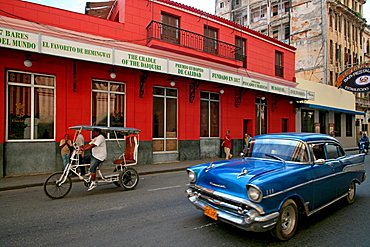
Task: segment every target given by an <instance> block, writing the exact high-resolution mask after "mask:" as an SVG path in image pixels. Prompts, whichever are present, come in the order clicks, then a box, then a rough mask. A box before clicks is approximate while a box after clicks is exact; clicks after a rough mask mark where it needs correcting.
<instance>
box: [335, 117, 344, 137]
mask: <svg viewBox="0 0 370 247" xmlns="http://www.w3.org/2000/svg"><path fill="white" fill-rule="evenodd" d="M341 131H342V114H341V113H334V133H335V136H342V135H341Z"/></svg>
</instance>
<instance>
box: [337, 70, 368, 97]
mask: <svg viewBox="0 0 370 247" xmlns="http://www.w3.org/2000/svg"><path fill="white" fill-rule="evenodd" d="M335 85H336V86H337V87H339V88H343V89H344V90H347V91H351V92H356V93H362V92H368V91H370V63H365V64H360V65H356V66H353V67H352V68H349V69H347V70H345V71H343V72H342V73H341V74H340V75H339V76H338V79H337V82H336V84H335Z"/></svg>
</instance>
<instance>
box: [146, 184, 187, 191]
mask: <svg viewBox="0 0 370 247" xmlns="http://www.w3.org/2000/svg"><path fill="white" fill-rule="evenodd" d="M180 187H182V186H181V185H174V186H168V187H162V188H156V189H150V190H148V191H157V190H168V189H174V188H180Z"/></svg>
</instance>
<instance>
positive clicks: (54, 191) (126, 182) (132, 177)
mask: <svg viewBox="0 0 370 247" xmlns="http://www.w3.org/2000/svg"><path fill="white" fill-rule="evenodd" d="M96 128H97V129H100V130H101V131H102V133H106V134H108V133H109V134H110V139H112V135H113V136H114V137H115V140H116V142H117V146H118V148H119V149H120V150H124V151H123V152H122V153H120V154H119V156H118V157H117V158H116V159H115V160H114V161H113V164H114V168H113V170H112V173H111V174H103V171H102V169H101V167H100V166H102V164H101V165H100V166H99V167H98V169H97V171H96V174H97V176H96V182H97V184H98V185H101V184H107V183H112V184H114V185H116V186H117V187H121V188H123V189H124V190H133V189H134V188H135V187H136V186H137V184H138V182H139V174H138V172H137V171H136V170H135V169H134V168H133V166H134V165H136V164H137V155H138V149H139V133H140V130H139V129H135V128H122V127H105V126H86V125H80V126H72V127H70V128H69V129H72V130H75V136H74V138H73V149H74V150H73V152H72V154H71V158H70V161H69V163H68V165H67V166H66V167H65V168H64V170H63V171H62V172H55V173H53V174H51V175H50V176H49V177H48V178H47V179H46V181H45V183H44V192H45V194H46V195H47V196H48V197H50V198H52V199H60V198H63V197H65V196H66V195H67V194H68V193H69V192H70V191H71V189H72V179H71V175H73V174H74V175H75V176H77V178H78V179H80V180H82V181H83V184H84V185H85V186H86V187H88V186H89V185H90V183H91V181H90V177H89V176H86V175H85V176H84V175H82V174H81V173H80V172H79V170H80V169H79V168H80V167H85V169H86V170H87V168H89V166H90V164H80V160H79V151H80V147H78V146H77V145H76V138H77V135H78V133H79V132H81V131H83V130H87V131H93V129H96ZM120 139H121V140H122V139H124V140H125V142H126V145H125V148H124V149H123V148H122V145H121V143H120Z"/></svg>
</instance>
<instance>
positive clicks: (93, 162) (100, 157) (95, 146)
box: [81, 128, 107, 191]
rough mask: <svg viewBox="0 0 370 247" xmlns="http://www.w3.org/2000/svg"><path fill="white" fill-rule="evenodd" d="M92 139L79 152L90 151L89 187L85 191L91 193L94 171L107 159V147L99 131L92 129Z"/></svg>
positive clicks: (94, 176)
mask: <svg viewBox="0 0 370 247" xmlns="http://www.w3.org/2000/svg"><path fill="white" fill-rule="evenodd" d="M92 135H93V139H92V140H91V142H90V143H89V144H86V145H84V146H83V147H82V148H81V150H82V151H85V150H90V149H91V159H90V181H91V183H90V186H89V188H88V189H87V191H91V190H93V189H94V188H95V187H96V182H95V180H96V169H97V168H98V167H99V165H100V164H101V163H102V162H103V161H104V160H105V159H106V158H107V146H106V143H105V138H104V136H103V135H102V134H101V129H97V128H94V129H93V132H92ZM85 160H86V159H85Z"/></svg>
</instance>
